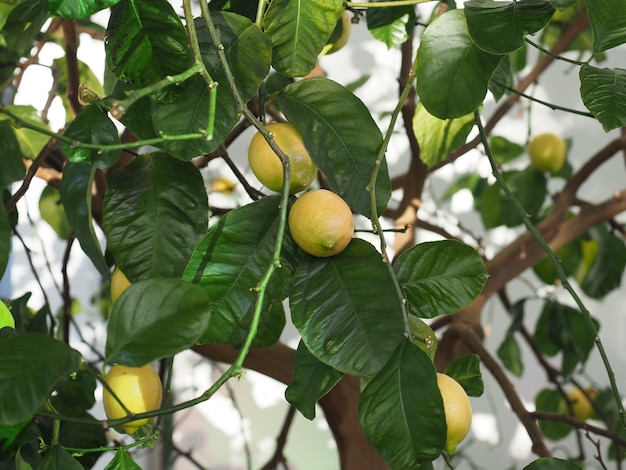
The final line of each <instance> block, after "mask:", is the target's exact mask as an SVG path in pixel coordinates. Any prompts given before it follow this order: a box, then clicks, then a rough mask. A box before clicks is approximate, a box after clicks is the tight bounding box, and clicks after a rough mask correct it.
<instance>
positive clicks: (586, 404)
mask: <svg viewBox="0 0 626 470" xmlns="http://www.w3.org/2000/svg"><path fill="white" fill-rule="evenodd" d="M586 392H587V394H588V395H589V397H590V398H591V399H595V397H596V396H597V395H598V392H597V391H595V390H593V389H591V388H588V389H587V390H586ZM567 399H568V400H569V402H570V403H571V404H572V411H573V412H574V417H575V418H577V419H579V420H581V421H586V420H588V419H589V418H591V416H592V415H593V405H592V404H591V401H589V398H587V397H586V396H585V394H584V393H583V391H582V390H581V389H580V388H575V389H573V390H572V391H571V392H569V393H568V394H567ZM560 411H561V413H563V414H569V407H568V406H567V403H565V402H563V403H562V404H561V409H560Z"/></svg>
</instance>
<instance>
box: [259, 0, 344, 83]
mask: <svg viewBox="0 0 626 470" xmlns="http://www.w3.org/2000/svg"><path fill="white" fill-rule="evenodd" d="M342 11H343V2H342V1H341V0H307V1H303V0H295V1H292V0H274V1H272V2H271V3H270V6H269V8H268V9H267V11H266V12H265V16H264V17H263V29H264V31H265V33H266V34H267V35H268V36H269V37H270V38H271V40H272V44H273V49H272V66H273V67H274V68H275V69H276V70H277V71H278V72H280V73H282V74H283V75H286V76H288V77H302V76H304V75H306V74H308V73H309V72H310V71H311V70H312V69H313V67H315V63H316V61H317V57H318V55H319V53H320V52H321V51H322V48H323V47H324V45H325V44H326V41H327V40H328V38H329V37H330V35H331V33H332V32H333V30H334V29H335V25H336V24H337V20H338V19H339V17H340V16H341V12H342Z"/></svg>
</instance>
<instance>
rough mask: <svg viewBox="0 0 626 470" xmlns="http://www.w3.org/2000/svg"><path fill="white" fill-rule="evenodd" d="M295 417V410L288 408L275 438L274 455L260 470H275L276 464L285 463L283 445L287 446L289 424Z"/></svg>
mask: <svg viewBox="0 0 626 470" xmlns="http://www.w3.org/2000/svg"><path fill="white" fill-rule="evenodd" d="M295 415H296V409H295V407H293V406H290V407H289V409H288V410H287V416H286V417H285V422H284V423H283V427H282V428H281V430H280V434H278V437H277V438H276V450H275V451H274V455H273V456H272V458H271V459H270V460H269V462H267V463H266V464H265V465H263V468H262V469H261V470H275V469H276V468H277V467H278V464H279V463H280V464H283V465H285V463H286V462H287V459H286V458H285V455H284V454H283V451H284V449H285V445H286V444H287V434H288V433H289V429H290V428H291V424H292V423H293V418H294V417H295Z"/></svg>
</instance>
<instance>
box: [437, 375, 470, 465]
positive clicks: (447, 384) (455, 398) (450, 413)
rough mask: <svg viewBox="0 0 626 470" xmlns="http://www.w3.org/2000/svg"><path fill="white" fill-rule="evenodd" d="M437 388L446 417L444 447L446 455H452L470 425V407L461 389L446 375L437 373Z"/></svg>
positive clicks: (465, 394)
mask: <svg viewBox="0 0 626 470" xmlns="http://www.w3.org/2000/svg"><path fill="white" fill-rule="evenodd" d="M437 386H438V387H439V392H440V393H441V398H442V399H443V408H444V411H445V415H446V425H447V427H448V432H447V434H446V446H445V447H444V450H445V451H446V452H447V453H448V454H454V453H455V452H456V448H457V446H458V445H459V443H460V442H461V441H462V440H463V439H465V436H467V433H468V432H469V429H470V425H471V424H472V406H471V404H470V401H469V398H468V397H467V393H465V390H463V387H461V385H460V384H459V383H458V382H457V381H456V380H454V379H453V378H452V377H450V376H449V375H446V374H442V373H439V372H437Z"/></svg>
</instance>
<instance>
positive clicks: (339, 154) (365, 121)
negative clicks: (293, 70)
mask: <svg viewBox="0 0 626 470" xmlns="http://www.w3.org/2000/svg"><path fill="white" fill-rule="evenodd" d="M337 103H341V106H337ZM278 105H279V106H280V109H281V111H283V112H284V113H285V116H287V119H288V120H289V122H290V123H291V124H293V125H294V126H295V127H296V129H298V131H299V132H300V134H302V138H303V140H304V145H305V146H306V148H307V149H308V150H309V153H310V154H311V158H313V161H314V162H315V163H316V164H317V166H318V167H319V168H320V170H322V172H323V173H324V175H325V176H326V178H327V179H328V183H329V184H330V187H331V188H332V189H333V190H334V191H335V192H336V193H338V194H339V195H340V196H341V197H342V198H343V199H345V201H346V202H347V203H348V205H349V206H350V207H352V208H353V209H354V210H356V211H357V212H359V213H360V214H363V215H364V216H366V217H371V204H370V192H369V191H368V190H367V188H368V186H369V183H370V178H371V176H372V172H373V171H374V168H375V163H376V157H377V155H378V152H379V150H380V148H381V146H382V142H383V137H382V134H381V132H380V129H378V126H377V125H376V122H375V121H374V119H373V118H372V116H371V115H370V113H369V110H368V108H367V106H365V104H363V102H362V101H361V100H359V99H358V98H357V97H356V96H355V95H354V94H352V93H351V92H350V91H348V90H347V89H346V88H344V87H343V86H341V85H340V84H338V83H336V82H333V81H332V80H329V79H326V78H319V77H318V78H309V79H305V80H300V81H297V82H295V83H293V84H291V85H289V86H288V87H286V88H285V89H284V90H283V91H282V92H281V94H280V95H278ZM390 197H391V183H390V181H389V174H388V172H387V161H386V160H385V159H383V161H382V163H381V165H380V168H379V172H378V177H377V179H376V206H377V210H378V214H379V215H380V214H381V213H382V212H383V210H384V209H385V208H386V207H387V202H388V201H389V198H390Z"/></svg>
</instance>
